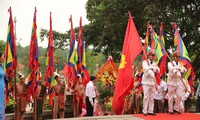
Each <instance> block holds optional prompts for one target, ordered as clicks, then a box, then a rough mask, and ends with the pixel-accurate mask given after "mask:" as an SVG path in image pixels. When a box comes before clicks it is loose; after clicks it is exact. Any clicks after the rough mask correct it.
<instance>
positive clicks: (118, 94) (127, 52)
mask: <svg viewBox="0 0 200 120" xmlns="http://www.w3.org/2000/svg"><path fill="white" fill-rule="evenodd" d="M141 51H142V44H141V41H140V37H139V35H138V32H137V30H136V27H135V24H134V22H133V19H132V16H131V14H130V13H129V20H128V25H127V28H126V34H125V39H124V45H123V50H122V56H121V62H120V66H119V71H118V78H117V80H116V86H115V91H114V96H113V101H112V109H113V111H114V112H115V113H116V114H121V113H122V110H123V106H124V101H125V96H126V95H127V94H128V93H129V92H130V90H131V86H132V85H133V81H132V63H133V61H134V60H135V58H136V57H137V56H138V54H140V52H141Z"/></svg>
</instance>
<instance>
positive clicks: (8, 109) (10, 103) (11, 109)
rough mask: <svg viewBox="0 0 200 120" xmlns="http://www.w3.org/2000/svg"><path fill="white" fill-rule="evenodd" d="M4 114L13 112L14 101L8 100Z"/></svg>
mask: <svg viewBox="0 0 200 120" xmlns="http://www.w3.org/2000/svg"><path fill="white" fill-rule="evenodd" d="M5 112H6V113H13V112H14V100H13V99H9V103H8V104H7V105H6V109H5Z"/></svg>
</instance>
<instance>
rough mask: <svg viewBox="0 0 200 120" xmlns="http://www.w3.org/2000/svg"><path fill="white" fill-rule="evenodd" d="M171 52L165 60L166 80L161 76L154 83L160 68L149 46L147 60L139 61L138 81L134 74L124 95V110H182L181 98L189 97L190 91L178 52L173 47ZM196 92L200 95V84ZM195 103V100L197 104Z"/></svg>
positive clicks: (159, 111) (147, 113)
mask: <svg viewBox="0 0 200 120" xmlns="http://www.w3.org/2000/svg"><path fill="white" fill-rule="evenodd" d="M172 54H173V58H174V60H173V61H170V62H168V74H167V82H165V81H164V80H163V78H162V77H161V78H160V83H159V85H158V81H157V80H156V74H159V72H160V69H159V67H158V66H157V65H156V63H155V59H156V53H155V50H153V49H150V50H149V51H148V52H147V60H143V62H142V69H143V75H142V78H141V80H140V81H138V79H139V78H140V77H141V76H139V75H138V74H136V75H135V77H134V85H133V86H134V87H133V90H132V92H131V93H130V94H129V95H127V96H126V99H125V105H124V110H123V113H124V114H127V113H143V115H144V116H147V115H152V116H155V115H156V113H165V112H168V113H169V114H172V115H173V114H181V113H183V112H185V111H186V110H185V103H186V102H185V101H187V100H188V99H190V98H189V97H190V96H191V94H193V93H192V92H193V91H191V88H190V85H189V84H188V83H187V80H185V79H184V73H185V72H186V71H187V70H186V68H185V67H184V66H183V65H182V63H181V62H180V52H179V51H174V52H173V53H172ZM139 86H140V87H139ZM196 96H197V98H198V99H199V98H200V97H199V96H200V87H199V88H198V89H197V93H196ZM141 98H143V102H142V107H141V103H140V102H139V101H140V99H141ZM198 99H197V101H198ZM190 102H191V101H190ZM190 104H191V103H190ZM199 104H200V103H199V102H197V106H199ZM141 109H142V110H141ZM197 111H199V109H198V110H197Z"/></svg>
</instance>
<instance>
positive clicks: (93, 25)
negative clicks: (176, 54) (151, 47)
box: [85, 0, 200, 77]
mask: <svg viewBox="0 0 200 120" xmlns="http://www.w3.org/2000/svg"><path fill="white" fill-rule="evenodd" d="M199 4H200V2H199V1H196V0H190V1H188V0H176V1H174V0H167V1H164V0H95V1H94V0H88V2H87V4H86V10H87V18H88V20H89V21H90V24H89V25H87V26H85V28H87V29H86V31H85V36H86V42H87V44H89V45H93V46H94V49H95V51H102V52H103V54H104V55H105V56H107V55H108V54H109V55H112V56H113V57H114V59H115V60H116V62H118V61H119V60H120V54H121V50H122V46H123V40H124V35H125V30H126V25H127V20H128V14H127V13H128V11H130V12H131V14H132V17H133V19H134V22H135V25H136V28H137V30H138V33H139V35H140V36H141V37H142V38H144V37H145V36H144V35H145V34H144V33H145V32H146V26H147V22H148V21H150V22H151V24H152V25H153V28H154V30H155V31H156V32H157V33H158V34H159V25H160V22H163V23H164V31H165V39H166V48H167V49H168V48H170V46H172V47H173V33H172V26H171V22H176V23H177V25H178V27H179V28H180V35H181V37H182V38H183V41H184V43H185V45H186V48H187V50H188V52H189V55H190V56H191V60H192V61H193V62H192V64H193V66H194V70H195V72H196V74H197V75H198V77H200V76H199V75H200V74H199V73H200V68H199V67H198V66H200V62H199V61H198V60H199V59H200V52H199V51H200V42H199V39H200V30H199V28H200V23H199V19H200V18H199V16H200V7H199ZM94 40H95V41H94ZM117 60H118V61H117Z"/></svg>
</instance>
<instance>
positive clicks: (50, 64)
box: [45, 12, 54, 106]
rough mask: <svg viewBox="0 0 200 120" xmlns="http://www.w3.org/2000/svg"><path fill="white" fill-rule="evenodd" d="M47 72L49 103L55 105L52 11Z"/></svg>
mask: <svg viewBox="0 0 200 120" xmlns="http://www.w3.org/2000/svg"><path fill="white" fill-rule="evenodd" d="M46 55H47V56H46V72H45V81H47V87H48V88H49V105H50V106H53V97H54V93H53V89H52V86H53V72H54V45H53V32H52V18H51V12H50V29H49V38H48V47H47V54H46Z"/></svg>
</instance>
